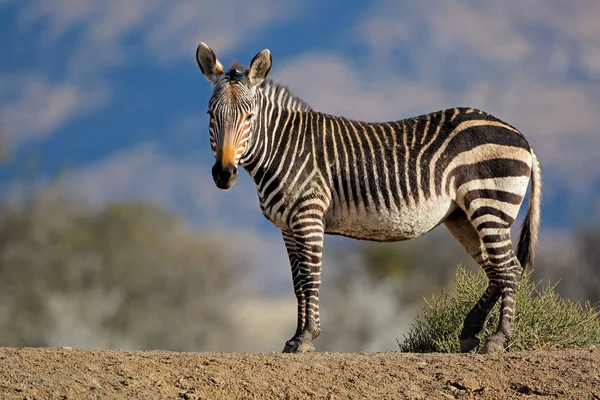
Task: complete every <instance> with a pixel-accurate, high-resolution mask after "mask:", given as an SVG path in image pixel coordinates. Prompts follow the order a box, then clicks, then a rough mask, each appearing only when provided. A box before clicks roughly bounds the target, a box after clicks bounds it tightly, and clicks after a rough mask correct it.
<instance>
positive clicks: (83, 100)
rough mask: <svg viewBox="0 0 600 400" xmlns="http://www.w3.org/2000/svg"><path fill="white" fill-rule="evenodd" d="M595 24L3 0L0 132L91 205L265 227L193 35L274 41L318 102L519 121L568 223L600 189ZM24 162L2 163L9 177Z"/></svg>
mask: <svg viewBox="0 0 600 400" xmlns="http://www.w3.org/2000/svg"><path fill="white" fill-rule="evenodd" d="M598 21H600V3H599V2H597V1H595V0H579V1H559V0H531V1H528V2H521V1H519V0H504V1H495V2H486V3H484V4H482V3H481V2H477V1H474V0H470V1H466V0H465V1H461V0H439V1H435V0H424V1H420V2H414V1H399V0H382V1H374V2H359V1H354V2H351V1H337V0H336V1H330V2H317V1H305V2H297V1H284V0H282V1H278V0H258V1H253V2H245V1H235V0H223V1H220V2H214V1H213V2H209V1H159V0H53V1H48V0H30V1H18V0H12V1H11V0H0V49H1V50H2V58H1V59H0V127H1V128H2V130H3V132H4V134H5V136H6V141H7V142H8V144H9V145H10V147H11V149H12V151H13V154H14V158H15V160H16V161H17V162H16V163H15V165H19V164H20V162H23V161H24V160H25V159H26V157H27V156H28V155H29V154H32V153H33V154H36V155H37V156H38V157H39V162H40V164H39V166H40V173H41V176H40V180H41V181H44V179H45V178H47V177H49V176H52V175H53V174H54V173H56V172H57V171H58V170H59V169H60V168H61V167H63V166H68V167H69V168H70V173H69V175H68V177H67V182H68V187H69V190H71V191H72V192H73V193H74V194H76V195H78V196H82V197H83V198H85V199H86V200H87V201H89V202H91V203H93V204H103V203H104V202H106V201H109V200H115V199H132V198H134V199H142V200H147V201H153V202H157V203H160V204H162V205H164V206H166V207H169V208H172V209H174V210H177V211H178V212H180V213H182V215H184V216H185V217H186V218H187V219H188V220H189V221H190V222H191V223H193V224H194V225H196V226H197V227H199V228H200V229H207V227H211V229H213V228H214V229H225V230H226V229H228V227H236V229H238V231H240V232H250V233H251V232H257V231H260V232H263V233H261V234H264V235H267V237H269V238H274V237H276V236H277V232H276V230H275V229H274V228H270V227H268V223H267V222H266V220H264V218H263V217H262V215H261V214H260V211H259V208H258V205H257V200H256V195H255V192H254V188H253V185H252V183H251V181H250V179H249V178H248V177H247V176H243V177H242V178H243V179H241V180H239V182H238V184H237V185H236V186H235V187H234V188H233V189H232V190H231V191H228V192H221V191H219V190H218V189H217V188H216V187H215V186H214V184H213V183H212V179H211V177H210V166H211V163H212V160H211V158H212V154H211V152H210V149H209V141H208V134H207V124H208V120H207V116H206V114H205V110H206V103H207V101H208V97H209V95H210V89H211V86H210V84H209V82H208V81H207V80H206V79H205V78H204V77H203V76H202V75H201V73H200V71H199V70H198V67H197V65H196V61H195V58H194V53H195V48H196V46H197V44H198V42H200V41H204V42H206V43H208V44H209V45H210V46H211V47H212V48H213V49H214V50H215V52H216V54H217V56H218V58H219V59H220V60H221V62H222V63H223V64H225V65H227V64H229V63H230V61H231V60H232V59H234V58H235V59H237V60H239V61H240V62H242V63H244V64H247V63H248V62H249V61H250V59H251V58H252V57H253V56H254V55H255V54H256V53H257V52H259V51H260V50H262V49H264V48H269V49H270V50H271V52H272V55H273V61H274V64H273V68H272V70H271V77H273V78H275V79H277V80H280V81H282V82H284V83H285V84H287V85H288V86H290V87H291V88H292V90H294V91H295V92H296V93H297V94H298V95H300V96H301V97H302V98H303V99H305V100H306V101H307V102H308V103H310V104H311V105H312V106H313V107H314V108H316V109H320V110H323V111H326V112H329V113H333V114H342V115H345V116H348V117H355V118H360V119H366V120H385V119H400V118H404V117H409V116H412V115H416V114H421V113H427V112H431V111H436V110H439V109H443V108H446V107H453V106H458V105H465V106H471V107H476V108H480V109H484V110H486V111H488V112H491V113H492V114H494V115H496V116H498V117H499V118H501V119H503V120H505V121H507V122H509V123H511V124H513V125H515V126H516V127H517V128H519V129H521V130H522V131H523V132H524V134H525V135H526V137H527V138H528V139H529V141H530V143H531V144H532V146H533V148H534V149H535V150H536V152H537V154H538V156H539V158H540V161H541V163H542V168H543V177H544V180H545V192H544V193H545V197H544V201H545V202H544V225H543V227H544V229H546V230H548V231H549V230H564V229H568V228H569V227H571V226H573V224H574V223H576V222H577V221H581V220H585V217H586V215H587V214H588V213H589V211H590V210H593V209H596V208H597V207H598V198H599V195H600V166H599V165H600V150H599V149H600V128H599V126H600V112H599V111H600V24H599V23H598ZM19 172H20V169H18V168H10V167H9V168H7V169H5V170H4V171H2V172H1V173H0V179H1V180H2V182H3V184H4V188H5V189H6V190H12V188H13V187H14V182H15V181H16V179H17V176H18V174H19ZM264 232H266V233H264ZM274 245H277V246H279V245H280V242H279V241H277V242H276V243H274Z"/></svg>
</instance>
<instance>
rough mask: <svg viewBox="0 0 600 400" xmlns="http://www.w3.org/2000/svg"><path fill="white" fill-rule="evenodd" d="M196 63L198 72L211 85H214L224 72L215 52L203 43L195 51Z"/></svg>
mask: <svg viewBox="0 0 600 400" xmlns="http://www.w3.org/2000/svg"><path fill="white" fill-rule="evenodd" d="M196 61H197V62H198V66H199V67H200V71H202V73H203V74H204V76H206V77H207V78H208V80H209V81H211V82H212V83H216V82H217V81H218V80H219V77H220V76H221V74H222V73H223V72H224V71H225V70H224V69H223V66H222V65H221V63H220V62H219V60H217V56H216V55H215V52H214V51H212V49H211V48H210V47H208V46H207V45H206V43H204V42H200V44H199V45H198V48H197V49H196Z"/></svg>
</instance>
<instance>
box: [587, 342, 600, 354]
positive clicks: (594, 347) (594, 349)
mask: <svg viewBox="0 0 600 400" xmlns="http://www.w3.org/2000/svg"><path fill="white" fill-rule="evenodd" d="M588 350H589V351H590V353H593V352H594V351H596V350H598V347H597V346H596V345H595V344H592V345H591V346H590V347H588Z"/></svg>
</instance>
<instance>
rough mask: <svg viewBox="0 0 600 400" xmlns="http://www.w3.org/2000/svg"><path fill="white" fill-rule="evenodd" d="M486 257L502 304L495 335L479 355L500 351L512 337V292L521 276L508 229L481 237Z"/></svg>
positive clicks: (520, 268) (521, 269) (514, 290)
mask: <svg viewBox="0 0 600 400" xmlns="http://www.w3.org/2000/svg"><path fill="white" fill-rule="evenodd" d="M482 240H483V242H484V244H485V246H486V250H487V253H488V255H489V259H490V264H491V267H490V268H491V269H492V271H493V274H494V276H495V277H496V280H497V282H498V284H499V287H500V293H501V295H502V303H501V306H500V321H499V323H498V328H497V329H496V332H495V333H494V334H493V335H492V336H491V337H490V338H489V339H488V340H487V342H486V343H485V345H484V346H483V349H482V350H481V352H482V353H492V352H500V351H504V348H505V347H506V345H507V344H508V342H509V341H510V340H511V339H512V337H513V331H514V325H515V323H514V314H515V303H516V299H515V297H516V289H517V285H518V283H519V280H520V278H521V275H522V273H523V268H522V267H521V264H520V263H519V260H518V259H517V257H516V254H515V251H514V248H513V245H512V241H511V237H510V229H509V228H504V229H499V230H498V231H497V232H496V233H494V234H487V235H483V236H482Z"/></svg>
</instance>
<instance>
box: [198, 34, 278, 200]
mask: <svg viewBox="0 0 600 400" xmlns="http://www.w3.org/2000/svg"><path fill="white" fill-rule="evenodd" d="M196 61H198V66H199V67H200V70H201V71H202V73H203V74H204V76H206V77H207V78H208V80H210V81H211V82H212V83H213V93H212V96H211V97H210V100H209V101H208V114H209V115H210V125H209V132H210V147H211V149H212V151H213V153H214V155H215V158H216V162H215V165H214V166H213V168H212V175H213V179H214V181H215V184H216V185H217V187H218V188H220V189H229V188H230V187H231V186H233V184H234V183H235V180H236V177H237V170H238V164H239V162H240V159H241V158H242V156H243V155H244V151H245V150H246V147H247V145H248V142H249V140H250V136H251V134H252V130H253V124H254V120H255V117H256V114H257V112H258V103H257V100H256V96H255V94H256V89H257V87H258V85H260V84H261V83H262V82H263V81H264V80H265V78H266V77H267V74H268V73H269V70H270V69H271V63H272V59H271V52H270V51H269V50H268V49H265V50H263V51H261V52H260V53H258V54H257V55H256V56H254V58H253V59H252V61H251V62H250V67H248V68H247V69H246V68H244V67H241V66H240V65H238V64H237V63H233V64H232V66H231V67H230V69H229V70H227V71H226V70H225V69H224V68H223V66H222V65H221V63H220V62H219V60H217V57H216V56H215V53H214V52H213V51H212V49H211V48H210V47H208V46H207V45H206V44H204V43H202V42H201V43H200V44H199V45H198V49H197V50H196Z"/></svg>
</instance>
